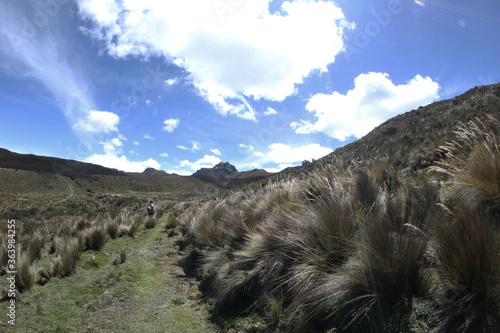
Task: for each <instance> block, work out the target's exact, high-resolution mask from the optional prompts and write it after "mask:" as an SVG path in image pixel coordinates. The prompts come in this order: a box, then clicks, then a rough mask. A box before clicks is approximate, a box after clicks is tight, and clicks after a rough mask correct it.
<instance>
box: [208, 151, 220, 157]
mask: <svg viewBox="0 0 500 333" xmlns="http://www.w3.org/2000/svg"><path fill="white" fill-rule="evenodd" d="M210 151H211V152H212V153H214V154H215V155H217V156H220V155H221V153H220V150H219V149H210Z"/></svg>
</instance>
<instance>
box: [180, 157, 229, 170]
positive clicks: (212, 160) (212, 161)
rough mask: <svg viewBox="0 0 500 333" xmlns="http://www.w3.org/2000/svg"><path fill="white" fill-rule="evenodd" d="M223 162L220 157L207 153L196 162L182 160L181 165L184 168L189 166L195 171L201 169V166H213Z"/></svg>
mask: <svg viewBox="0 0 500 333" xmlns="http://www.w3.org/2000/svg"><path fill="white" fill-rule="evenodd" d="M220 162H222V161H221V159H220V158H218V157H216V156H213V155H205V156H203V158H200V159H199V160H197V161H195V162H190V161H188V160H184V161H181V162H180V163H179V166H180V167H182V168H185V167H187V168H189V169H191V170H193V171H197V170H200V169H201V168H212V167H213V166H214V165H216V164H218V163H220Z"/></svg>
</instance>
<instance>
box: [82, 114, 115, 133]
mask: <svg viewBox="0 0 500 333" xmlns="http://www.w3.org/2000/svg"><path fill="white" fill-rule="evenodd" d="M119 122H120V117H119V116H118V115H117V114H116V113H113V112H109V111H96V110H91V111H89V113H88V114H87V116H86V117H85V118H79V119H78V120H77V121H76V124H75V125H74V126H73V128H74V129H76V130H78V131H81V132H86V133H109V132H117V131H118V127H117V126H118V123H119Z"/></svg>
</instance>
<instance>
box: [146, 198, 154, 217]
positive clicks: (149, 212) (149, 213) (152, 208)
mask: <svg viewBox="0 0 500 333" xmlns="http://www.w3.org/2000/svg"><path fill="white" fill-rule="evenodd" d="M147 210H148V215H149V218H150V219H152V218H153V215H154V213H155V205H154V204H153V200H151V201H149V205H148V208H147Z"/></svg>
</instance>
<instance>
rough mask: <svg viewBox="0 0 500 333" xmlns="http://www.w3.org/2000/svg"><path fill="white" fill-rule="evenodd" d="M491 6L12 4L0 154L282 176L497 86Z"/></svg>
mask: <svg viewBox="0 0 500 333" xmlns="http://www.w3.org/2000/svg"><path fill="white" fill-rule="evenodd" d="M499 17H500V3H499V2H498V1H492V0H469V1H465V0H453V1H452V0H434V1H431V0H428V1H425V0H421V1H410V0H360V1H347V0H338V1H301V0H297V1H268V0H213V1H212V0H182V1H180V0H176V1H173V0H172V1H160V0H140V1H134V0H120V1H112V0H76V1H72V0H38V1H27V0H5V1H2V2H0V117H1V118H0V147H2V148H7V149H9V150H12V151H15V152H19V153H32V154H38V155H45V156H54V157H61V158H68V159H75V160H80V161H86V162H92V163H97V164H101V165H105V166H108V167H113V168H117V169H121V170H125V171H133V172H141V171H143V170H144V169H145V168H147V167H154V168H156V169H161V170H165V171H167V172H173V173H177V174H181V175H189V174H192V173H193V172H194V171H196V170H197V169H199V168H201V167H211V166H213V165H215V164H217V163H218V162H220V161H229V162H231V163H232V164H234V165H235V166H236V167H237V168H238V170H240V171H243V170H250V169H254V168H265V169H266V170H269V171H279V170H282V169H283V168H285V167H287V166H290V165H300V164H301V162H302V161H304V160H311V159H317V158H319V157H322V156H324V155H326V154H328V153H329V152H331V151H333V150H334V149H335V148H337V147H341V146H343V145H345V144H347V143H349V142H352V141H354V140H356V139H357V138H359V137H362V136H363V135H365V134H366V133H368V132H369V131H370V130H371V129H373V128H374V127H376V126H377V125H379V124H380V123H382V122H384V121H385V120H387V119H389V118H391V117H393V116H395V115H397V114H400V113H404V112H406V111H410V110H412V109H415V108H418V107H419V106H421V105H426V104H429V103H431V102H433V101H437V100H441V99H448V98H451V97H454V96H456V95H458V94H461V93H463V92H465V91H466V90H468V89H470V88H472V87H474V86H476V85H485V84H492V83H496V82H499V81H500V61H499V60H498V59H499V55H500V35H499V34H498V31H500V18H499Z"/></svg>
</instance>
